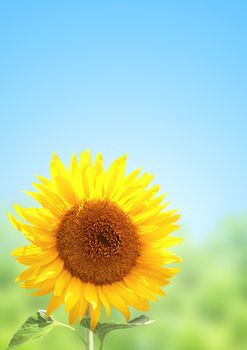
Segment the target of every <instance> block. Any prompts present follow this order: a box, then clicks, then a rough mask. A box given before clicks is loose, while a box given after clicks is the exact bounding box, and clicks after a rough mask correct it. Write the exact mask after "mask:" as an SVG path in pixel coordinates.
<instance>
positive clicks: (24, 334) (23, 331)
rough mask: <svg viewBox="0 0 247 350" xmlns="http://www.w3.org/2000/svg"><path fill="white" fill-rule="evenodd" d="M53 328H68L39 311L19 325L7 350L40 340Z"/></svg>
mask: <svg viewBox="0 0 247 350" xmlns="http://www.w3.org/2000/svg"><path fill="white" fill-rule="evenodd" d="M54 327H68V326H67V325H64V324H62V323H60V322H57V321H55V320H54V318H52V317H48V318H47V317H46V312H45V311H44V310H39V311H38V312H36V313H35V314H34V315H32V316H30V317H28V319H27V320H26V321H25V322H24V323H23V324H22V325H21V327H20V328H19V329H18V331H17V332H16V333H15V334H14V336H13V338H12V339H11V341H10V343H9V346H8V349H7V350H11V349H13V348H15V347H17V346H19V345H21V344H24V343H27V342H29V341H30V340H34V339H38V338H42V337H44V336H45V335H46V334H47V333H48V332H50V331H51V330H52V329H53V328H54ZM69 328H70V327H69ZM71 329H72V328H71Z"/></svg>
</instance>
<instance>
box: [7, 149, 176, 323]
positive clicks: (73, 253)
mask: <svg viewBox="0 0 247 350" xmlns="http://www.w3.org/2000/svg"><path fill="white" fill-rule="evenodd" d="M126 158H127V157H126V156H123V157H121V158H118V159H116V160H115V161H114V162H113V163H112V164H111V166H110V167H109V168H108V169H107V170H106V171H104V167H103V161H102V155H101V154H98V155H97V156H96V160H95V162H94V163H93V164H92V162H91V156H90V152H89V151H86V152H82V153H81V154H80V161H79V162H78V161H77V159H76V156H75V155H73V156H72V159H71V164H70V168H69V169H67V168H66V167H65V166H64V165H63V163H62V162H61V161H60V160H59V158H58V157H57V156H56V155H54V156H53V158H52V160H51V167H50V170H51V180H49V179H46V178H44V177H41V176H37V178H38V180H39V183H34V184H33V185H34V187H35V188H36V189H37V190H38V192H27V193H28V194H29V195H30V196H31V197H32V198H34V199H35V200H37V201H38V202H39V203H40V205H41V207H38V208H21V207H20V206H18V205H15V209H16V212H17V213H18V214H19V215H20V217H21V218H22V219H24V220H25V221H26V222H25V223H24V222H22V221H19V220H17V219H16V218H15V217H13V216H12V215H11V214H9V218H10V221H11V222H12V224H13V225H14V226H15V228H16V229H18V230H19V231H21V232H22V233H23V234H24V236H25V237H26V238H27V239H28V240H29V241H30V242H31V244H30V245H28V246H25V247H21V248H18V249H16V250H14V251H13V253H12V254H13V255H14V256H16V259H17V260H18V261H19V262H20V263H22V264H24V265H27V266H29V267H28V269H27V270H25V271H24V272H23V273H21V275H20V276H18V277H17V281H22V283H21V287H22V288H30V289H33V288H35V289H37V290H38V291H37V292H36V293H34V295H44V294H47V293H52V297H51V299H50V302H49V304H48V308H47V314H48V315H50V314H51V313H52V312H53V311H54V310H55V309H56V308H57V307H59V306H60V305H61V304H62V303H64V304H65V310H66V312H68V313H69V321H70V323H75V322H78V321H80V319H81V318H82V317H83V316H84V314H85V312H86V310H87V309H88V308H89V310H90V315H91V328H92V329H94V328H95V326H96V325H97V323H98V321H99V319H100V315H101V308H102V305H103V306H104V308H105V310H106V315H107V317H108V316H109V314H110V311H111V307H115V308H116V309H117V310H119V311H120V312H121V313H122V314H123V315H124V316H125V317H126V318H127V319H129V306H133V307H134V308H136V309H139V310H147V309H148V301H149V300H152V301H157V298H156V296H155V295H163V294H164V293H163V291H162V290H161V288H160V287H161V286H165V285H167V284H168V283H169V280H170V278H171V276H172V275H173V274H174V273H175V272H176V271H177V269H175V268H170V267H164V265H165V264H170V263H172V262H178V261H179V259H178V258H177V257H175V256H174V255H173V254H172V253H171V252H170V251H168V250H167V249H166V248H168V247H170V246H173V245H175V244H177V243H178V242H179V241H180V239H179V238H172V237H169V234H170V233H172V232H173V231H174V230H176V229H177V228H178V227H179V226H178V225H176V224H175V222H176V221H177V219H178V218H179V215H177V214H176V211H175V210H170V211H165V212H164V211H163V209H164V208H165V207H166V205H167V203H165V204H162V201H163V199H164V197H165V196H157V192H158V191H159V186H157V185H156V186H153V187H148V185H149V184H150V182H151V180H152V177H153V176H152V175H149V174H148V173H145V174H143V175H142V176H138V175H139V173H140V169H137V170H135V171H133V172H132V173H130V174H129V175H125V166H126ZM27 222H28V223H27Z"/></svg>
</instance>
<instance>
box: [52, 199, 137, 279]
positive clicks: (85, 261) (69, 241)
mask: <svg viewBox="0 0 247 350" xmlns="http://www.w3.org/2000/svg"><path fill="white" fill-rule="evenodd" d="M57 249H58V251H59V255H60V257H61V259H63V261H64V266H65V268H66V269H67V270H68V271H69V272H70V273H71V274H72V275H73V276H76V277H78V278H80V279H81V280H82V281H84V282H91V283H93V284H96V285H103V284H110V283H113V282H116V281H120V280H121V279H122V278H123V277H124V276H126V275H127V274H128V273H129V271H130V270H131V269H132V268H133V266H134V265H135V263H136V260H137V257H138V256H139V255H140V242H139V239H138V234H137V229H136V227H135V225H134V224H133V223H132V221H131V220H130V218H129V216H128V215H127V214H125V213H124V211H123V210H122V209H120V208H119V207H118V206H117V205H116V204H114V203H112V202H110V201H108V200H102V201H100V200H91V201H85V202H83V203H82V204H81V205H79V206H75V207H73V208H71V209H70V210H69V211H68V212H67V213H66V214H65V215H64V217H63V219H62V221H61V223H60V224H59V226H58V229H57Z"/></svg>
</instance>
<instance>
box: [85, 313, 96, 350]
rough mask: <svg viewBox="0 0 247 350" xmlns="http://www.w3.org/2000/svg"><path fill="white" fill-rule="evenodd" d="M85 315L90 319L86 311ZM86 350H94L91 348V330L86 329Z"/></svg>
mask: <svg viewBox="0 0 247 350" xmlns="http://www.w3.org/2000/svg"><path fill="white" fill-rule="evenodd" d="M87 315H88V316H89V317H90V311H89V309H88V311H87ZM85 332H86V350H94V346H93V332H92V331H91V329H88V328H86V330H85Z"/></svg>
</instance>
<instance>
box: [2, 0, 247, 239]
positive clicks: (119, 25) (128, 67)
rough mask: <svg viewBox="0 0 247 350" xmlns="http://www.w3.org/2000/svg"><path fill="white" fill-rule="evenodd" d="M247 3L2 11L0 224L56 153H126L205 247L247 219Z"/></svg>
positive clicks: (38, 6)
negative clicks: (234, 218)
mask: <svg viewBox="0 0 247 350" xmlns="http://www.w3.org/2000/svg"><path fill="white" fill-rule="evenodd" d="M246 15H247V3H246V2H245V1H173V2H172V1H169V2H168V1H155V0H153V1H91V2H89V1H61V0H60V1H40V2H37V1H36V2H32V1H25V0H24V1H21V2H20V1H1V3H0V45H1V46H0V47H1V55H0V76H1V79H0V96H1V103H0V119H1V136H0V149H1V151H0V161H1V169H2V171H1V173H0V184H1V185H0V198H1V204H0V208H1V221H3V222H6V215H5V214H6V210H7V209H9V208H11V206H12V203H13V202H16V201H19V202H23V201H24V200H25V195H24V194H23V193H21V190H23V189H30V188H31V182H32V181H33V174H44V175H48V173H49V161H50V157H51V154H52V152H54V151H56V152H57V153H58V155H59V156H61V158H62V159H63V160H64V161H65V162H66V163H68V160H69V157H70V155H71V154H72V152H77V153H79V152H80V151H81V150H84V149H85V148H90V149H91V150H92V152H93V154H94V155H95V153H96V152H98V151H101V152H102V153H103V155H104V158H105V161H106V164H109V163H110V161H112V160H113V159H114V158H115V157H117V156H119V155H121V154H123V153H126V152H127V153H128V154H129V164H128V170H131V169H133V168H135V167H138V166H142V167H143V170H144V171H146V170H148V171H150V172H152V173H154V174H155V180H154V181H155V182H157V183H160V184H161V190H162V191H163V192H168V193H169V197H168V198H169V200H170V201H171V207H178V208H180V212H181V213H182V216H183V219H182V224H183V225H184V226H185V227H189V228H190V230H191V231H192V232H193V233H194V234H195V235H197V236H198V237H199V236H201V235H204V234H205V233H207V232H208V231H209V230H211V229H212V228H213V227H214V226H215V225H216V224H217V222H218V220H219V219H220V218H222V217H224V216H225V215H229V214H238V213H246V209H247V208H246V198H247V186H246V184H247V165H246V153H247V152H246V151H247V137H246V134H247V113H246V109H247V108H246V107H247V98H246V90H247V89H246V85H247V79H246V78H247V67H246V62H247V57H246V56H247V48H246V37H247V22H246Z"/></svg>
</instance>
